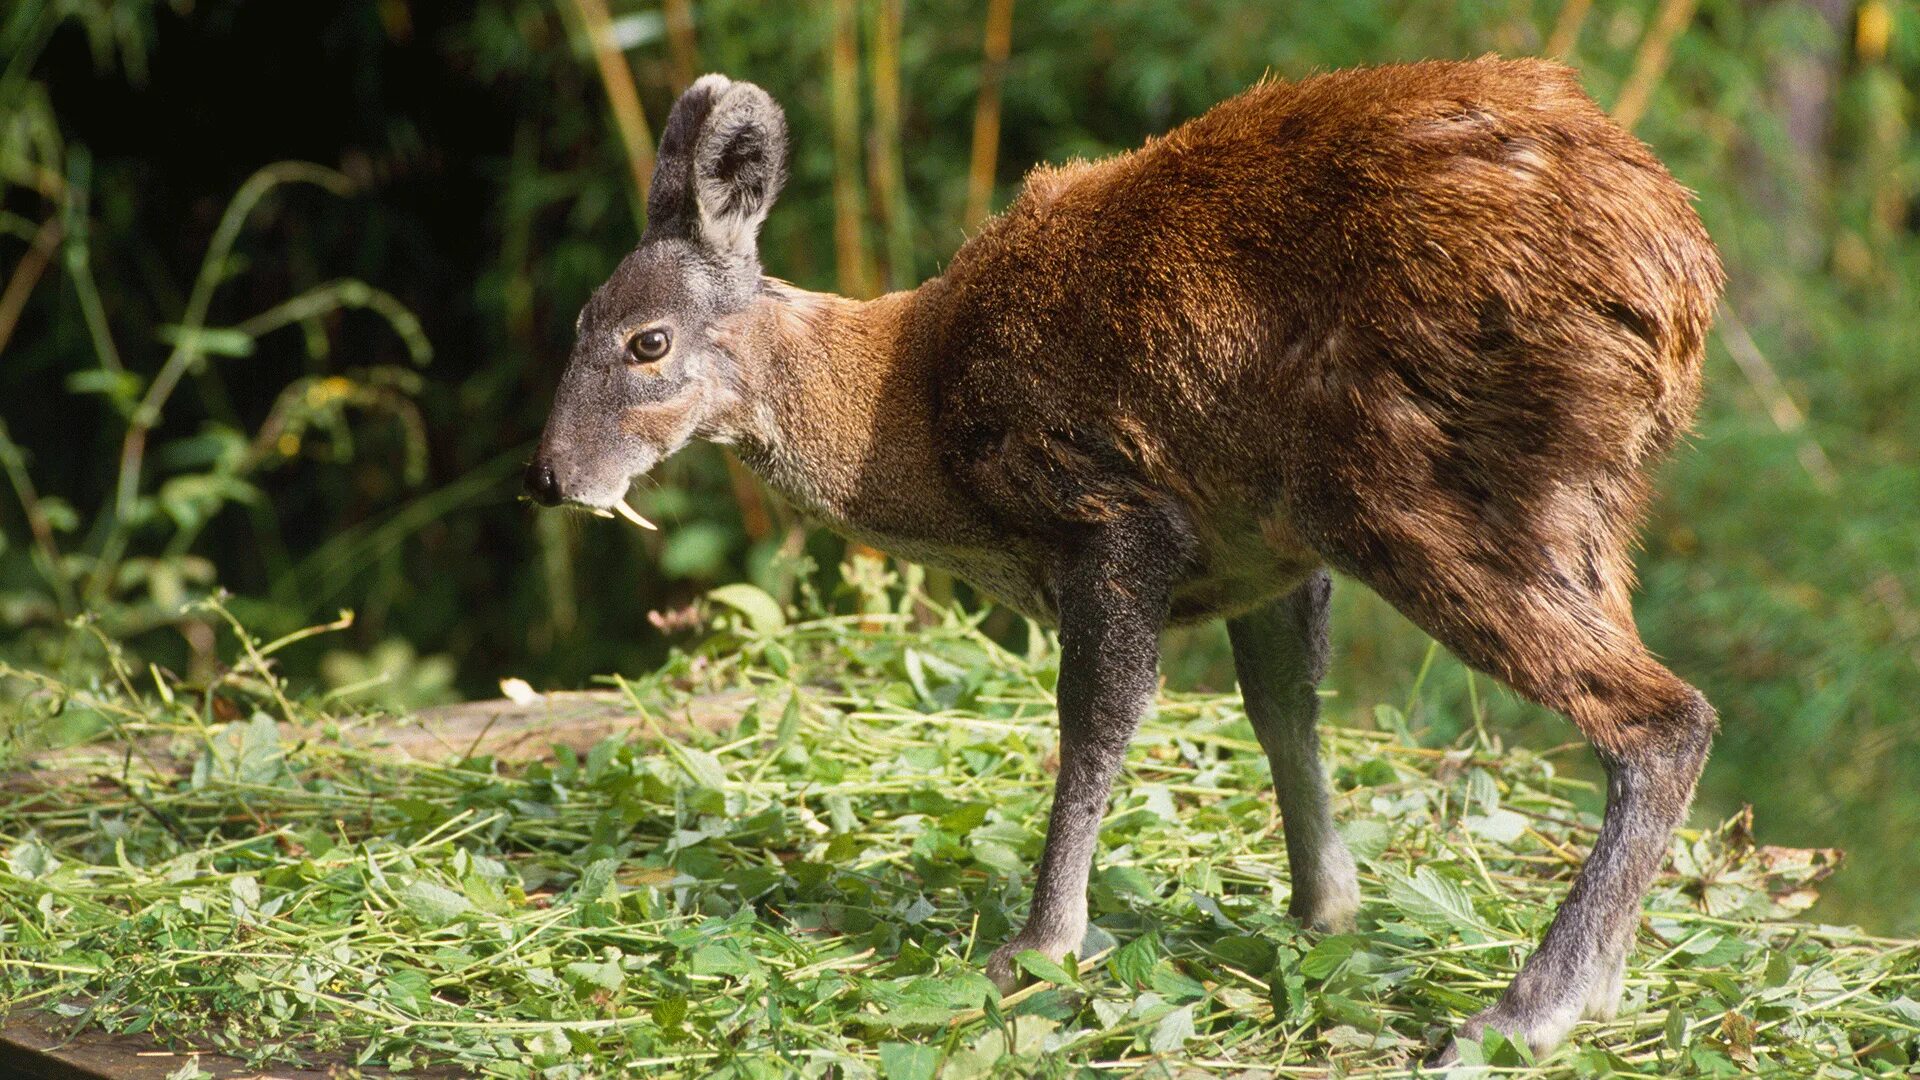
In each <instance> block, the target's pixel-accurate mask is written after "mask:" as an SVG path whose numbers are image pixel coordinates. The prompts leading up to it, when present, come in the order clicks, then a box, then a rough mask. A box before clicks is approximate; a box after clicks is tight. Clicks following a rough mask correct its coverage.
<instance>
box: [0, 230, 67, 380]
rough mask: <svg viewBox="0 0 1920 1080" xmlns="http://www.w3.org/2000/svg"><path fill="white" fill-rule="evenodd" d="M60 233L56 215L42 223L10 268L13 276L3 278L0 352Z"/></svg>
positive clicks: (56, 244)
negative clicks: (16, 261) (17, 261)
mask: <svg viewBox="0 0 1920 1080" xmlns="http://www.w3.org/2000/svg"><path fill="white" fill-rule="evenodd" d="M60 233H61V228H60V219H59V218H58V217H50V218H48V219H47V220H46V221H44V222H42V223H41V225H40V228H39V229H37V230H35V232H34V234H33V240H32V241H31V242H30V243H29V244H28V245H27V251H26V254H24V255H22V256H20V263H19V265H17V266H15V267H14V268H13V276H11V277H9V278H8V279H7V287H6V290H5V291H4V292H0V353H4V352H6V351H7V342H9V341H11V340H13V330H14V327H15V326H17V325H18V324H19V322H20V314H21V312H23V311H25V310H26V307H27V297H29V296H32V295H33V290H34V287H35V286H37V285H39V284H40V275H41V274H44V273H45V272H46V269H47V264H48V263H49V262H51V261H52V259H53V252H54V249H55V248H57V247H59V246H60Z"/></svg>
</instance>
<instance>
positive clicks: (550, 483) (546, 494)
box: [521, 459, 560, 506]
mask: <svg viewBox="0 0 1920 1080" xmlns="http://www.w3.org/2000/svg"><path fill="white" fill-rule="evenodd" d="M521 479H522V482H523V483H524V484H525V485H526V489H527V494H528V495H529V496H532V498H533V500H534V501H535V502H537V503H539V504H540V505H542V506H558V505H559V504H560V481H558V480H556V479H554V476H553V466H552V465H549V464H548V463H546V462H544V461H540V460H538V459H536V460H534V461H532V462H530V463H529V464H528V465H527V472H526V475H525V476H524V477H522V478H521Z"/></svg>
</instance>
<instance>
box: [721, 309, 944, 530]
mask: <svg viewBox="0 0 1920 1080" xmlns="http://www.w3.org/2000/svg"><path fill="white" fill-rule="evenodd" d="M940 290H941V283H940V282H939V281H938V280H937V279H936V280H935V281H933V282H929V283H927V284H926V285H923V286H921V287H920V288H919V289H915V290H913V291H911V292H898V293H891V294H889V295H887V296H883V297H880V298H878V299H875V300H868V301H859V300H849V299H846V298H844V297H839V296H833V295H830V294H825V293H812V292H806V291H804V290H801V289H796V288H793V287H791V286H788V285H784V284H779V283H774V284H770V285H769V287H768V288H767V289H766V290H765V291H764V292H763V294H762V296H761V298H760V299H759V300H758V301H756V304H755V306H754V308H753V309H752V310H751V311H750V312H749V313H748V317H746V318H745V319H743V320H741V321H740V323H739V324H738V326H737V328H735V329H733V330H732V331H730V332H729V333H728V334H727V335H725V336H723V339H722V342H721V344H722V345H723V347H726V348H728V349H729V351H731V352H732V353H733V354H734V355H735V356H736V357H739V358H740V359H741V360H742V380H743V382H744V383H745V385H744V386H743V388H742V389H743V390H744V393H743V395H742V397H743V408H742V411H743V412H744V413H745V415H743V416H741V417H740V418H739V422H738V431H739V434H738V437H737V441H738V448H739V450H740V455H741V459H742V460H743V461H745V462H746V463H747V465H748V467H750V468H752V469H753V470H754V471H755V472H757V473H759V474H760V476H761V478H762V479H764V480H766V482H767V483H768V484H769V485H771V486H772V487H773V488H774V489H775V490H777V491H779V492H780V493H781V494H782V495H784V496H786V497H787V498H788V499H789V500H791V501H792V502H794V503H795V504H796V505H798V506H799V507H800V508H801V509H803V510H805V511H807V512H809V513H812V514H815V515H818V516H820V517H822V518H825V519H826V520H827V522H828V523H829V524H831V525H834V526H836V527H837V528H839V529H840V530H841V531H843V532H848V533H851V534H853V535H855V536H856V537H858V538H860V539H864V540H868V541H871V542H874V543H878V544H882V545H883V546H884V545H885V544H886V543H887V542H889V541H892V542H895V543H896V545H904V546H911V547H919V546H920V545H922V544H925V543H934V544H936V545H938V544H950V543H965V542H966V541H967V540H968V539H969V538H971V537H972V535H973V534H975V533H976V532H978V531H979V523H978V521H977V520H976V517H977V516H976V515H975V514H974V513H973V512H971V509H970V507H969V505H968V502H969V501H968V500H966V499H964V498H963V497H962V496H961V495H960V494H959V493H958V492H956V491H955V490H954V488H953V485H952V483H951V481H950V480H949V479H948V477H947V474H946V470H945V468H944V466H943V465H942V464H941V460H940V454H939V448H938V446H937V445H936V441H935V440H936V432H935V426H934V417H933V382H932V364H933V362H934V357H933V355H932V354H933V353H934V351H935V346H934V344H933V341H932V339H933V328H932V323H933V316H934V315H935V314H936V305H937V304H938V302H939V295H940Z"/></svg>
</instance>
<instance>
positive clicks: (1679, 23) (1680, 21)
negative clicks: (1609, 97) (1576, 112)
mask: <svg viewBox="0 0 1920 1080" xmlns="http://www.w3.org/2000/svg"><path fill="white" fill-rule="evenodd" d="M1697 4H1698V0H1660V9H1659V10H1658V11H1657V12H1655V13H1654V17H1653V26H1652V27H1650V28H1648V30H1647V35H1646V36H1645V37H1643V38H1641V39H1640V51H1639V53H1638V54H1637V55H1636V56H1635V57H1634V58H1633V73H1632V74H1631V75H1628V76H1627V82H1626V85H1625V86H1624V87H1622V88H1621V90H1620V96H1619V98H1617V99H1616V100H1615V101H1614V103H1613V118H1614V120H1615V121H1617V122H1618V123H1619V124H1620V126H1621V127H1623V128H1626V129H1627V130H1628V131H1632V130H1633V127H1634V125H1635V124H1638V123H1639V122H1640V117H1641V116H1642V115H1643V114H1644V113H1645V112H1646V111H1647V101H1648V99H1650V98H1652V97H1653V89H1654V87H1655V86H1658V85H1659V83H1660V77H1661V76H1662V75H1664V74H1666V71H1667V61H1668V60H1669V59H1671V57H1672V53H1673V42H1674V39H1676V38H1678V37H1679V36H1680V32H1681V31H1682V30H1685V29H1686V28H1687V23H1688V22H1689V21H1690V20H1692V18H1693V10H1694V8H1695V7H1696V6H1697Z"/></svg>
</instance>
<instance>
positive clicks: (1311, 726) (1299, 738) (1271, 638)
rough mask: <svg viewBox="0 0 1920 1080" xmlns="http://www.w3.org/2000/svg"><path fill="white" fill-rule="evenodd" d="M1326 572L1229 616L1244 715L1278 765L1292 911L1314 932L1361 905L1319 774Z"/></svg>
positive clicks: (1343, 924)
mask: <svg viewBox="0 0 1920 1080" xmlns="http://www.w3.org/2000/svg"><path fill="white" fill-rule="evenodd" d="M1332 589H1333V582H1332V579H1331V578H1329V577H1328V575H1327V572H1326V571H1325V570H1315V571H1314V572H1313V574H1312V576H1310V577H1308V578H1307V580H1306V581H1304V582H1302V583H1301V584H1300V585H1299V587H1298V588H1296V589H1294V590H1293V591H1292V592H1290V593H1288V594H1287V595H1285V596H1283V597H1281V598H1280V599H1278V600H1275V601H1273V602H1272V603H1270V604H1268V605H1266V606H1265V607H1262V608H1260V609H1258V610H1256V611H1251V612H1248V613H1247V614H1245V615H1242V616H1240V617H1239V618H1236V619H1229V620H1227V637H1228V639H1229V640H1230V641H1231V642H1232V643H1233V666H1234V670H1235V671H1236V673H1237V674H1238V675H1239V678H1240V696H1241V698H1242V699H1243V700H1244V701H1245V702H1246V706H1247V720H1248V721H1249V722H1250V723H1252V724H1253V731H1254V734H1255V735H1257V736H1258V737H1259V739H1260V746H1261V748H1262V749H1264V750H1265V751H1266V752H1267V761H1268V762H1269V763H1270V764H1271V765H1272V766H1273V788H1274V794H1275V796H1276V797H1277V798H1278V799H1279V802H1280V825H1281V828H1282V829H1283V830H1284V831H1285V833H1286V837H1287V864H1288V866H1289V868H1290V877H1291V878H1292V885H1293V897H1292V899H1291V900H1289V901H1288V903H1287V911H1288V913H1289V914H1291V915H1292V916H1293V917H1294V918H1296V919H1299V920H1300V921H1301V922H1303V923H1305V924H1307V925H1308V926H1310V927H1312V928H1314V929H1316V930H1350V929H1352V928H1353V922H1354V916H1355V915H1356V914H1357V913H1358V912H1359V910H1360V886H1359V880H1358V877H1357V876H1356V871H1355V869H1354V865H1353V855H1352V854H1351V853H1350V852H1348V850H1347V845H1346V842H1345V841H1343V840H1341V839H1340V834H1339V833H1337V832H1335V831H1334V827H1333V808H1332V805H1331V802H1330V800H1329V798H1328V794H1327V781H1326V778H1325V777H1324V776H1322V775H1321V773H1320V734H1319V730H1318V727H1317V724H1318V722H1319V719H1320V695H1319V692H1318V687H1319V685H1320V680H1321V678H1323V677H1324V676H1325V675H1326V672H1327V600H1328V597H1329V595H1330V594H1331V592H1332Z"/></svg>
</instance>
